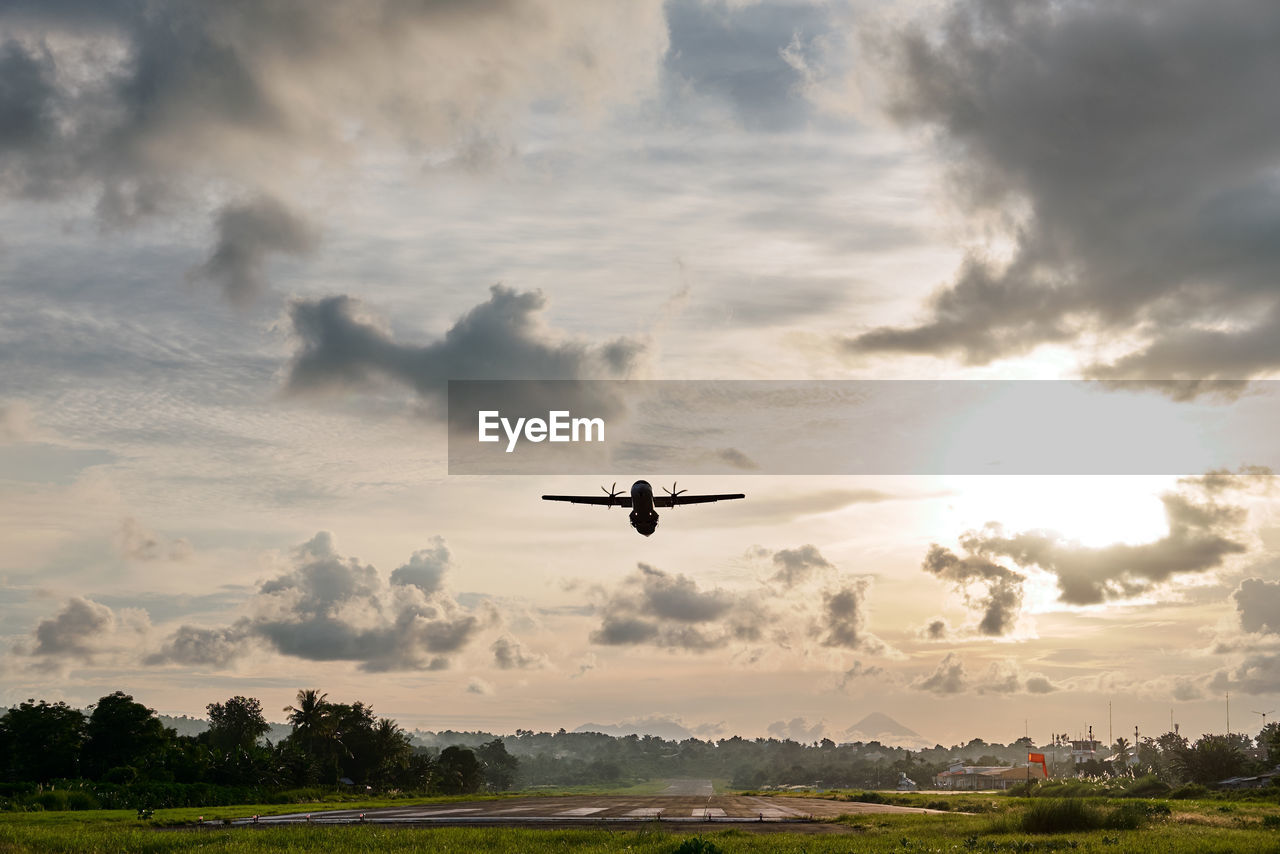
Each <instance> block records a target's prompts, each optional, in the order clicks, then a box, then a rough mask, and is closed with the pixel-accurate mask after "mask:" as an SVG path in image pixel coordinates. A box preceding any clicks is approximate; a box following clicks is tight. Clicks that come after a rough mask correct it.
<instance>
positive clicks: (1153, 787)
mask: <svg viewBox="0 0 1280 854" xmlns="http://www.w3.org/2000/svg"><path fill="white" fill-rule="evenodd" d="M1167 794H1169V784H1168V783H1166V782H1165V781H1163V780H1161V779H1160V778H1159V777H1157V776H1156V775H1155V774H1148V775H1146V776H1145V777H1139V778H1137V779H1136V780H1134V781H1132V782H1131V783H1129V785H1127V786H1125V788H1124V797H1126V798H1162V797H1164V796H1165V795H1167Z"/></svg>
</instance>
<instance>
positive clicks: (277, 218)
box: [191, 196, 316, 305]
mask: <svg viewBox="0 0 1280 854" xmlns="http://www.w3.org/2000/svg"><path fill="white" fill-rule="evenodd" d="M217 231H218V243H217V245H216V246H215V247H214V249H213V254H212V255H211V256H210V257H209V260H208V261H206V262H205V263H204V264H202V265H200V266H199V267H197V268H195V269H194V270H192V271H191V274H192V275H193V276H194V277H196V278H198V279H204V280H207V281H211V282H213V283H214V284H216V285H217V286H218V287H220V288H222V291H223V293H224V294H225V295H226V297H227V299H229V300H230V301H231V302H233V303H235V304H237V305H246V304H248V303H249V302H252V301H253V299H254V298H255V297H257V296H258V295H260V294H261V293H262V292H263V291H265V290H266V289H267V282H266V263H267V259H268V257H269V256H271V255H272V254H277V253H283V254H288V255H301V254H303V253H306V252H308V251H310V250H311V249H312V248H314V246H315V243H316V235H315V231H314V229H313V228H312V226H311V225H310V224H309V223H308V222H307V221H306V220H305V219H303V218H302V217H301V216H300V215H299V214H297V213H295V212H294V211H291V210H290V209H289V208H287V207H286V206H285V205H284V203H283V202H281V201H280V200H279V199H276V198H272V197H271V196H259V197H257V198H254V199H251V200H249V201H247V202H243V203H240V204H230V205H227V206H225V207H224V208H223V209H222V210H221V211H220V212H219V213H218V221H217Z"/></svg>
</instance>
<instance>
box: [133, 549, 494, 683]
mask: <svg viewBox="0 0 1280 854" xmlns="http://www.w3.org/2000/svg"><path fill="white" fill-rule="evenodd" d="M441 555H443V557H442V556H441ZM447 559H448V551H447V549H445V548H444V543H443V541H439V540H437V543H436V546H435V548H433V549H428V550H425V551H420V552H417V553H416V554H415V555H414V560H413V561H410V563H409V564H406V566H404V567H401V568H400V569H401V570H405V569H409V570H410V572H409V573H408V574H401V576H400V578H399V580H393V582H392V583H391V584H384V583H383V582H382V580H381V579H380V577H379V575H378V572H377V570H375V569H374V568H373V567H372V566H369V565H366V564H361V563H360V562H359V561H357V560H356V559H355V558H344V557H342V556H341V555H339V554H338V553H337V551H336V550H335V549H334V546H333V540H332V537H331V536H330V535H329V534H327V533H323V532H322V533H319V534H317V535H316V536H315V537H314V538H312V539H311V540H310V541H309V542H307V543H304V544H303V545H302V546H300V547H298V548H297V549H296V550H295V551H294V554H293V558H292V562H293V568H292V569H291V570H290V571H288V572H285V573H283V574H282V575H279V576H277V577H275V578H272V579H269V580H268V581H266V582H264V583H263V584H262V585H261V586H260V587H259V589H258V594H257V596H255V597H254V598H253V600H252V601H251V602H250V605H251V607H252V609H253V611H254V613H253V615H252V616H250V617H246V618H243V619H241V620H239V621H237V622H236V623H235V624H233V625H232V626H229V627H226V628H220V629H198V628H193V627H190V626H182V627H181V628H180V629H178V631H177V632H175V633H174V634H173V635H172V636H171V637H170V638H169V639H168V640H167V641H166V642H165V643H164V645H163V646H162V648H161V649H160V651H159V652H157V653H156V654H154V655H152V656H151V657H150V658H149V659H148V663H153V664H156V663H166V662H172V663H176V664H199V665H221V664H226V663H228V662H230V661H231V660H233V659H234V658H236V657H238V656H240V655H242V654H244V653H246V652H247V651H249V650H251V649H252V648H254V647H266V648H267V649H270V650H274V651H275V652H278V653H280V654H282V655H291V656H296V657H298V658H303V659H307V660H311V661H354V662H358V663H359V664H360V667H361V668H362V669H364V670H368V671H375V672H376V671H389V670H439V669H442V668H444V667H447V666H448V665H449V657H448V656H449V655H450V654H452V653H455V652H458V651H459V650H461V649H463V648H464V647H465V646H467V645H468V644H469V643H470V642H471V641H472V640H473V639H474V638H475V637H476V635H477V634H478V632H479V631H480V630H481V629H482V628H484V627H485V626H486V625H487V624H488V623H489V622H491V620H490V618H489V617H488V616H486V615H477V614H476V613H474V612H472V611H468V610H465V609H463V608H462V607H461V606H459V605H458V604H457V602H456V601H455V600H453V599H451V598H449V597H447V596H445V595H443V594H442V593H440V579H439V577H438V576H433V577H432V579H431V580H433V581H434V582H435V585H436V586H435V587H433V588H432V589H430V590H427V589H425V588H423V587H421V586H419V584H418V583H417V581H415V580H412V579H414V578H416V579H418V580H419V581H421V580H423V579H424V575H423V573H424V571H425V570H424V569H423V568H424V566H425V565H426V564H427V563H429V562H430V561H432V560H435V561H436V562H437V563H439V564H440V566H438V567H436V568H438V569H439V570H440V573H441V574H443V572H444V569H443V566H444V564H446V563H447ZM415 561H416V564H417V566H416V567H415ZM397 572H399V570H397Z"/></svg>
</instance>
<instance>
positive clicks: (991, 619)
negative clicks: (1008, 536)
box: [921, 538, 1026, 637]
mask: <svg viewBox="0 0 1280 854" xmlns="http://www.w3.org/2000/svg"><path fill="white" fill-rule="evenodd" d="M968 542H969V541H968V540H966V539H964V538H962V539H961V543H964V544H965V545H966V548H967V547H968ZM921 568H922V569H924V571H925V572H928V573H932V574H933V575H935V576H937V577H938V578H940V579H942V580H944V581H948V582H950V583H951V584H952V585H954V586H955V588H956V590H957V591H958V592H960V593H961V594H962V595H963V596H964V601H965V604H966V605H968V606H969V607H970V608H973V609H975V610H977V611H979V612H980V613H981V614H982V617H981V619H980V620H979V622H978V631H979V632H980V633H982V634H984V635H988V636H991V637H999V636H1000V635H1005V634H1008V633H1009V632H1011V631H1013V628H1014V624H1015V623H1017V621H1018V615H1019V614H1020V613H1021V612H1022V582H1023V581H1025V580H1026V577H1025V576H1023V575H1022V574H1021V573H1018V572H1014V571H1013V570H1011V569H1006V568H1005V567H1003V566H1000V565H999V564H997V563H994V562H992V561H990V560H988V559H986V558H984V557H981V556H980V555H974V554H970V555H969V556H967V557H963V558H961V557H959V556H957V555H956V554H955V553H954V552H952V551H951V550H950V549H946V548H943V547H942V546H940V545H938V544H937V543H934V544H933V545H931V546H930V547H929V553H928V554H927V555H926V556H925V559H924V563H923V564H922V565H921ZM974 586H977V587H980V588H982V591H983V592H982V593H975V592H974V590H973V587H974ZM936 622H937V621H935V624H936ZM940 628H941V629H942V630H944V631H945V628H946V625H945V623H944V624H943V625H942V626H941V627H940ZM932 630H933V626H931V627H930V631H931V632H932Z"/></svg>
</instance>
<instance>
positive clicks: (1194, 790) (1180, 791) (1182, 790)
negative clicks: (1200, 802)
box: [1169, 783, 1209, 801]
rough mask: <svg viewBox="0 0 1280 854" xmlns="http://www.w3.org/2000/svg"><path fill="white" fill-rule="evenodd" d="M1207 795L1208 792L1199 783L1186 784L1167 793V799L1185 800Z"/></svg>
mask: <svg viewBox="0 0 1280 854" xmlns="http://www.w3.org/2000/svg"><path fill="white" fill-rule="evenodd" d="M1207 794H1209V790H1208V789H1206V788H1205V787H1204V786H1201V785H1200V784H1199V783H1187V784H1186V785H1185V786H1179V787H1178V788H1176V789H1174V790H1173V791H1172V792H1170V793H1169V797H1171V798H1173V799H1174V800H1179V801H1181V800H1186V799H1188V798H1203V797H1204V796H1205V795H1207Z"/></svg>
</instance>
